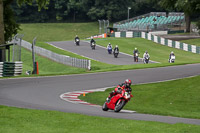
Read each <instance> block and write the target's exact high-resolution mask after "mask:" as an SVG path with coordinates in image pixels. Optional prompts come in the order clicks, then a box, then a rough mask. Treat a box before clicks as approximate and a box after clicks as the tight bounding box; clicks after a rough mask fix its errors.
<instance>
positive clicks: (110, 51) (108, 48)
mask: <svg viewBox="0 0 200 133" xmlns="http://www.w3.org/2000/svg"><path fill="white" fill-rule="evenodd" d="M107 50H108V53H109V54H111V53H112V45H111V44H110V42H109V44H108V46H107Z"/></svg>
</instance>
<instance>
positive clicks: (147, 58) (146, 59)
mask: <svg viewBox="0 0 200 133" xmlns="http://www.w3.org/2000/svg"><path fill="white" fill-rule="evenodd" d="M149 59H150V55H149V53H148V52H147V51H145V53H144V54H143V60H144V63H146V64H148V63H149Z"/></svg>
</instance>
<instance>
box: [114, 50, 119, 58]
mask: <svg viewBox="0 0 200 133" xmlns="http://www.w3.org/2000/svg"><path fill="white" fill-rule="evenodd" d="M118 54H119V51H118V50H115V51H114V52H113V55H114V57H115V58H117V57H118Z"/></svg>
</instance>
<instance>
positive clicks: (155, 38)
mask: <svg viewBox="0 0 200 133" xmlns="http://www.w3.org/2000/svg"><path fill="white" fill-rule="evenodd" d="M141 34H142V36H141V37H142V38H145V39H148V40H151V41H153V42H156V43H159V44H162V45H166V46H168V47H172V48H177V49H181V50H184V51H188V52H192V53H197V54H200V52H199V50H200V47H199V46H195V45H190V44H186V43H182V42H178V41H173V40H170V39H165V38H162V37H159V36H155V35H152V34H150V33H145V32H142V33H141ZM150 36H151V38H150Z"/></svg>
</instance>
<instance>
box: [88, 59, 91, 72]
mask: <svg viewBox="0 0 200 133" xmlns="http://www.w3.org/2000/svg"><path fill="white" fill-rule="evenodd" d="M88 70H91V60H88Z"/></svg>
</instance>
